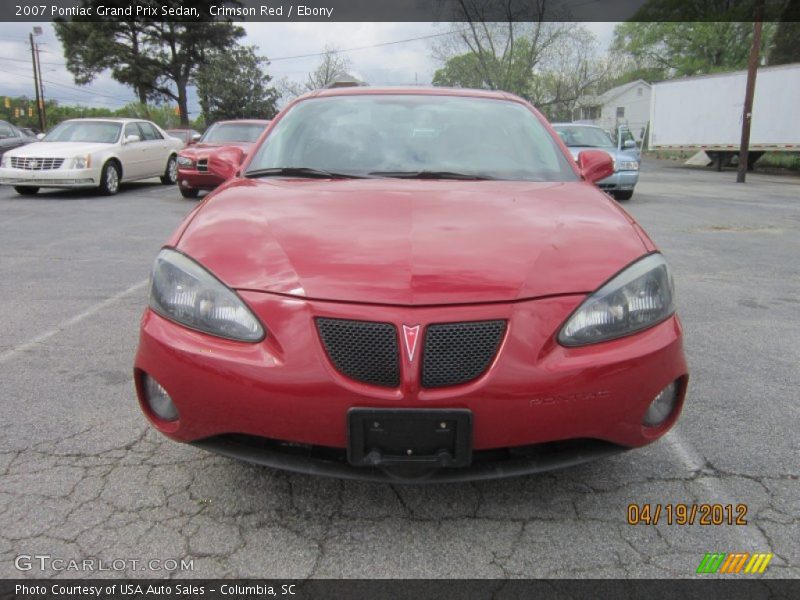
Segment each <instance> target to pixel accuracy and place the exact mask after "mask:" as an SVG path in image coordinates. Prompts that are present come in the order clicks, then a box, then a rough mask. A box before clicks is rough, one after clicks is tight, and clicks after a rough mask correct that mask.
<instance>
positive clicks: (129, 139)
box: [125, 135, 142, 144]
mask: <svg viewBox="0 0 800 600" xmlns="http://www.w3.org/2000/svg"><path fill="white" fill-rule="evenodd" d="M141 139H142V138H140V137H139V136H138V135H126V136H125V143H126V144H133V143H135V142H138V141H140V140H141Z"/></svg>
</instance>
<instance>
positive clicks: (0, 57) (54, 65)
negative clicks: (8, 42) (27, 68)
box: [0, 56, 66, 67]
mask: <svg viewBox="0 0 800 600" xmlns="http://www.w3.org/2000/svg"><path fill="white" fill-rule="evenodd" d="M0 60H10V61H13V62H20V63H26V64H27V63H29V62H30V61H29V60H27V59H22V58H11V57H8V56H0ZM39 64H42V65H48V66H53V67H64V66H66V63H57V62H45V61H41V62H40V63H39Z"/></svg>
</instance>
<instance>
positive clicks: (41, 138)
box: [36, 133, 44, 140]
mask: <svg viewBox="0 0 800 600" xmlns="http://www.w3.org/2000/svg"><path fill="white" fill-rule="evenodd" d="M36 139H37V140H43V139H44V134H43V133H37V134H36Z"/></svg>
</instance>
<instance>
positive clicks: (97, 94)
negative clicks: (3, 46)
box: [0, 69, 130, 104]
mask: <svg viewBox="0 0 800 600" xmlns="http://www.w3.org/2000/svg"><path fill="white" fill-rule="evenodd" d="M0 73H6V74H8V75H13V76H15V77H22V78H24V79H33V75H27V74H25V73H15V72H13V71H6V70H5V69H0ZM42 81H43V82H45V83H47V84H49V85H54V86H56V87H61V88H64V89H67V90H72V91H76V92H80V93H82V94H88V95H89V96H93V97H94V96H102V97H105V98H110V99H111V100H115V101H117V102H120V103H122V104H127V103H128V102H130V100H128V101H126V100H124V99H121V98H119V97H118V96H112V95H110V94H102V93H100V92H92V91H89V90H84V89H81V88H79V87H75V86H72V85H65V84H63V83H58V82H56V81H50V80H49V79H42Z"/></svg>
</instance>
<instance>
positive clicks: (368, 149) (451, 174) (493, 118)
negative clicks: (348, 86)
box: [247, 94, 576, 181]
mask: <svg viewBox="0 0 800 600" xmlns="http://www.w3.org/2000/svg"><path fill="white" fill-rule="evenodd" d="M298 168H305V169H314V170H318V171H322V172H329V173H336V174H345V175H354V176H359V175H360V176H375V177H393V176H394V177H415V176H419V177H429V178H442V179H449V178H458V179H464V178H486V179H510V180H528V181H574V180H575V179H576V175H575V172H574V171H573V170H572V168H571V167H570V165H569V163H568V162H567V159H566V158H565V157H564V155H563V153H562V152H560V151H559V149H558V147H557V145H556V143H555V140H554V139H553V138H552V136H551V135H550V133H549V132H548V131H547V130H546V129H545V127H544V126H543V124H542V123H541V122H540V121H539V119H538V118H537V117H536V116H535V115H534V114H533V113H532V112H531V111H530V110H529V109H527V108H526V107H525V106H523V105H521V104H519V103H517V102H512V101H505V100H495V99H484V98H473V97H466V96H448V95H422V94H418V95H415V94H364V95H353V96H335V97H327V98H312V99H309V100H304V101H302V102H299V103H298V104H296V105H295V106H294V107H293V108H292V109H291V110H290V111H289V112H288V113H287V114H286V115H285V116H284V117H283V118H281V120H280V121H279V122H278V124H277V125H276V126H275V129H273V131H272V132H271V133H270V135H269V139H268V142H266V143H263V144H262V145H261V146H260V147H259V149H258V151H257V152H256V154H255V156H254V157H253V160H252V162H251V164H250V166H249V168H248V173H247V174H249V175H250V176H258V175H259V172H264V170H265V169H266V170H269V169H272V170H280V169H298Z"/></svg>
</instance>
